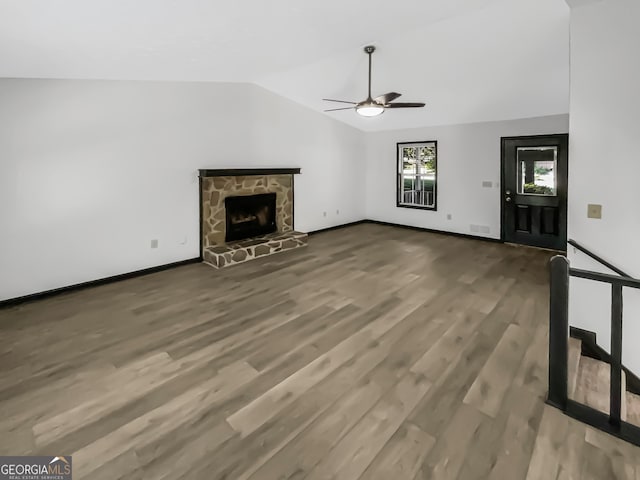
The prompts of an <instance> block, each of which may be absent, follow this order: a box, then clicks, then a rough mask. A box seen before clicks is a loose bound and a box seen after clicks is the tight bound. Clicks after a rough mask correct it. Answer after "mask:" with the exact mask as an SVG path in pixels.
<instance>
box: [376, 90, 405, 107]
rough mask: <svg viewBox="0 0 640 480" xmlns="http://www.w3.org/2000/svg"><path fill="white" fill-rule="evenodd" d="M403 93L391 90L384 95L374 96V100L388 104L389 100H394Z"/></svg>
mask: <svg viewBox="0 0 640 480" xmlns="http://www.w3.org/2000/svg"><path fill="white" fill-rule="evenodd" d="M401 96H402V94H401V93H397V92H389V93H385V94H384V95H380V96H379V97H376V98H374V100H375V101H376V102H378V103H382V104H383V105H386V104H387V103H389V102H393V101H394V100H395V99H396V98H398V97H401Z"/></svg>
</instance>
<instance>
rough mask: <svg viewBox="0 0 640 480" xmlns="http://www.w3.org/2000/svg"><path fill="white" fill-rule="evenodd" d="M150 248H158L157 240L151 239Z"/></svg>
mask: <svg viewBox="0 0 640 480" xmlns="http://www.w3.org/2000/svg"><path fill="white" fill-rule="evenodd" d="M151 248H158V240H157V239H155V238H154V239H153V240H151Z"/></svg>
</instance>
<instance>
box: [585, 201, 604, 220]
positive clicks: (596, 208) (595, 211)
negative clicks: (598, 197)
mask: <svg viewBox="0 0 640 480" xmlns="http://www.w3.org/2000/svg"><path fill="white" fill-rule="evenodd" d="M587 218H602V205H598V204H595V203H590V204H589V205H587Z"/></svg>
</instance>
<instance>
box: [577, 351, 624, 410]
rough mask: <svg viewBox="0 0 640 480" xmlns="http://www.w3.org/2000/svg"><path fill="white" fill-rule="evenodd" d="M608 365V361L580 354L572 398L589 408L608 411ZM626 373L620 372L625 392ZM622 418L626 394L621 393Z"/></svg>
mask: <svg viewBox="0 0 640 480" xmlns="http://www.w3.org/2000/svg"><path fill="white" fill-rule="evenodd" d="M610 368H611V367H610V366H609V364H608V363H605V362H602V361H600V360H595V359H593V358H590V357H585V356H581V357H580V363H579V366H578V375H577V382H576V388H575V394H574V397H573V399H574V400H576V401H578V402H580V403H584V404H585V405H588V406H589V407H591V408H595V409H596V410H600V411H601V412H604V413H607V414H608V413H609V388H610V387H609V384H610ZM626 383H627V382H626V375H625V374H624V372H623V373H622V391H623V392H625V393H627V392H626V389H627V385H626ZM621 407H622V408H621V416H622V420H626V419H627V396H626V395H622V405H621Z"/></svg>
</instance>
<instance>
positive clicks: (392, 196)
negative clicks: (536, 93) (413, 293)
mask: <svg viewBox="0 0 640 480" xmlns="http://www.w3.org/2000/svg"><path fill="white" fill-rule="evenodd" d="M391 113H392V114H393V113H395V112H391ZM568 123H569V118H568V116H567V115H554V116H548V117H538V118H530V119H522V120H509V121H503V122H486V123H471V124H465V125H449V126H441V127H425V128H416V129H408V130H394V131H388V132H376V133H368V134H366V137H367V181H366V186H367V197H366V198H367V203H366V216H367V218H370V219H373V220H380V221H385V222H391V223H398V224H402V225H411V226H416V227H424V228H432V229H436V230H443V231H447V232H457V233H465V234H470V235H477V236H485V237H489V238H500V138H501V137H507V136H520V135H539V134H553V133H566V132H567V131H568V127H569V125H568ZM427 140H437V142H438V211H437V212H434V211H428V210H417V209H410V208H398V207H396V143H397V142H411V141H427ZM483 181H490V182H492V187H491V188H486V187H483V186H482V182H483ZM448 214H450V215H451V220H447V215H448ZM471 225H476V226H480V227H486V228H488V231H487V230H486V229H485V231H484V233H482V229H480V231H479V232H478V231H472V227H471Z"/></svg>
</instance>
